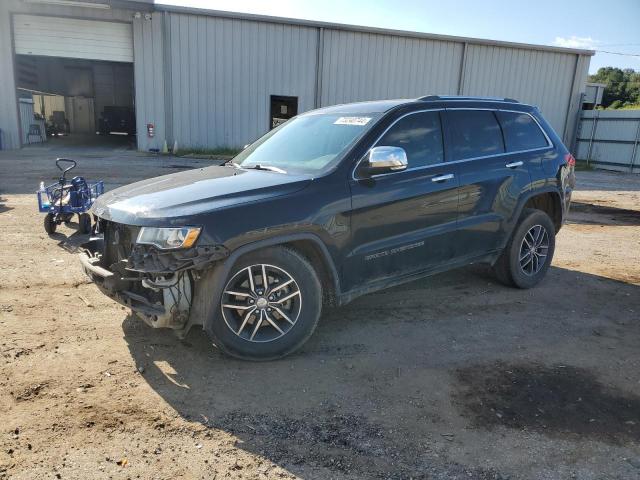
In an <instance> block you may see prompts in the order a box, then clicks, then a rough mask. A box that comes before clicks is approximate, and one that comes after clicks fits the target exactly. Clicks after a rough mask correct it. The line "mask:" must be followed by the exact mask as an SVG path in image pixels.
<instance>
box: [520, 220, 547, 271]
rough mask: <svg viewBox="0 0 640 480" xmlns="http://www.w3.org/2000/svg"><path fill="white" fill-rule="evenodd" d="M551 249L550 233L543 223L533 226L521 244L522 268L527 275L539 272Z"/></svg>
mask: <svg viewBox="0 0 640 480" xmlns="http://www.w3.org/2000/svg"><path fill="white" fill-rule="evenodd" d="M548 251H549V233H548V232H547V230H546V229H545V228H544V227H543V226H542V225H534V226H533V227H531V228H530V229H529V230H528V231H527V233H526V234H525V235H524V238H523V239H522V243H521V244H520V254H519V257H518V258H519V261H520V268H521V269H522V271H523V272H524V274H525V275H529V276H533V275H535V274H536V273H538V272H539V271H540V270H541V269H542V267H543V266H544V264H545V262H546V261H547V254H548Z"/></svg>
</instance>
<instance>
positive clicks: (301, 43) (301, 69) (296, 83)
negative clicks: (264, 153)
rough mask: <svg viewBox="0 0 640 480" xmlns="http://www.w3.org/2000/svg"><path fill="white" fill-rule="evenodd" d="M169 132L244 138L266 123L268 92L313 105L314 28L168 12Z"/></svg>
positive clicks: (234, 141) (192, 142) (233, 141)
mask: <svg viewBox="0 0 640 480" xmlns="http://www.w3.org/2000/svg"><path fill="white" fill-rule="evenodd" d="M167 22H168V35H169V38H170V42H169V45H170V51H169V59H170V64H169V72H170V73H169V78H170V89H169V90H170V94H171V98H172V100H173V101H172V104H171V115H170V119H169V120H170V122H171V130H172V132H173V135H172V137H171V139H172V140H173V139H177V140H178V144H179V145H180V146H190V147H214V146H242V145H244V144H246V143H249V142H250V141H252V140H255V139H256V138H258V137H259V136H260V135H262V134H263V133H265V132H266V131H267V130H268V128H269V106H270V103H269V101H270V100H269V97H270V95H290V96H296V97H298V109H299V111H305V110H309V109H311V108H313V107H314V93H315V90H314V86H315V72H316V47H317V31H316V29H314V28H309V27H302V26H296V25H278V24H275V23H264V22H253V21H246V20H236V19H228V18H215V17H205V16H196V15H182V14H174V13H172V14H170V15H168V19H167Z"/></svg>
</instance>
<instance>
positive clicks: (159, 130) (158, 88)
mask: <svg viewBox="0 0 640 480" xmlns="http://www.w3.org/2000/svg"><path fill="white" fill-rule="evenodd" d="M162 26H163V19H162V14H154V15H153V16H152V17H151V19H150V20H147V19H145V18H144V16H142V17H141V18H136V19H134V20H133V59H134V61H133V78H134V82H135V108H136V126H137V141H138V149H139V150H149V149H150V148H157V149H161V148H162V144H163V143H164V140H165V138H167V136H168V135H167V132H166V119H165V117H166V115H165V105H166V102H165V68H164V35H163V28H162ZM149 123H152V124H153V125H154V127H155V136H154V137H149V136H148V135H147V124H149Z"/></svg>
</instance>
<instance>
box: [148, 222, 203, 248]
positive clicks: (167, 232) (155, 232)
mask: <svg viewBox="0 0 640 480" xmlns="http://www.w3.org/2000/svg"><path fill="white" fill-rule="evenodd" d="M199 235H200V227H178V228H156V227H142V228H141V229H140V233H138V239H137V240H136V243H143V244H147V245H155V246H156V247H158V248H160V249H162V250H170V249H175V248H189V247H192V246H193V245H194V244H195V243H196V240H197V239H198V236H199Z"/></svg>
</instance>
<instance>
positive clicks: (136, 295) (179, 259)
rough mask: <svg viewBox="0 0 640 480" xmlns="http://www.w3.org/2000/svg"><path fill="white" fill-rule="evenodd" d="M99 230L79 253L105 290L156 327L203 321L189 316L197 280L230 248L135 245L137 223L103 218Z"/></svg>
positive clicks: (181, 326)
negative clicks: (121, 222) (160, 248)
mask: <svg viewBox="0 0 640 480" xmlns="http://www.w3.org/2000/svg"><path fill="white" fill-rule="evenodd" d="M98 231H100V232H102V233H99V234H96V235H95V236H93V237H92V238H91V239H90V240H89V241H88V242H87V243H85V244H83V245H82V247H81V248H82V253H80V254H79V256H80V263H81V265H82V268H83V270H84V272H85V273H86V274H87V275H88V276H89V278H91V280H92V281H93V282H94V283H95V284H96V286H97V287H98V288H99V289H100V290H101V291H102V292H103V293H104V294H106V295H107V296H109V297H110V298H112V299H114V300H115V301H117V302H118V303H120V304H122V305H125V306H127V307H129V308H131V310H132V311H133V312H135V313H136V314H137V315H138V316H139V317H140V318H142V319H143V320H144V321H145V322H146V323H147V324H149V325H150V326H152V327H155V328H171V329H174V330H184V329H187V328H188V327H190V326H191V325H193V324H198V323H201V321H200V322H198V320H197V319H191V318H190V313H191V305H192V303H193V293H194V291H195V288H194V287H195V282H197V281H198V279H199V278H200V272H201V271H203V270H205V269H207V268H210V267H211V266H212V264H213V263H215V262H217V261H219V260H222V259H224V258H226V257H227V256H228V251H227V249H226V248H224V247H222V246H217V245H216V246H197V247H193V248H190V249H185V250H159V249H157V248H156V247H154V246H152V245H136V244H135V240H136V238H137V233H138V228H137V227H133V226H128V225H122V224H116V223H113V222H108V221H105V220H101V221H100V222H99V224H98Z"/></svg>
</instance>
